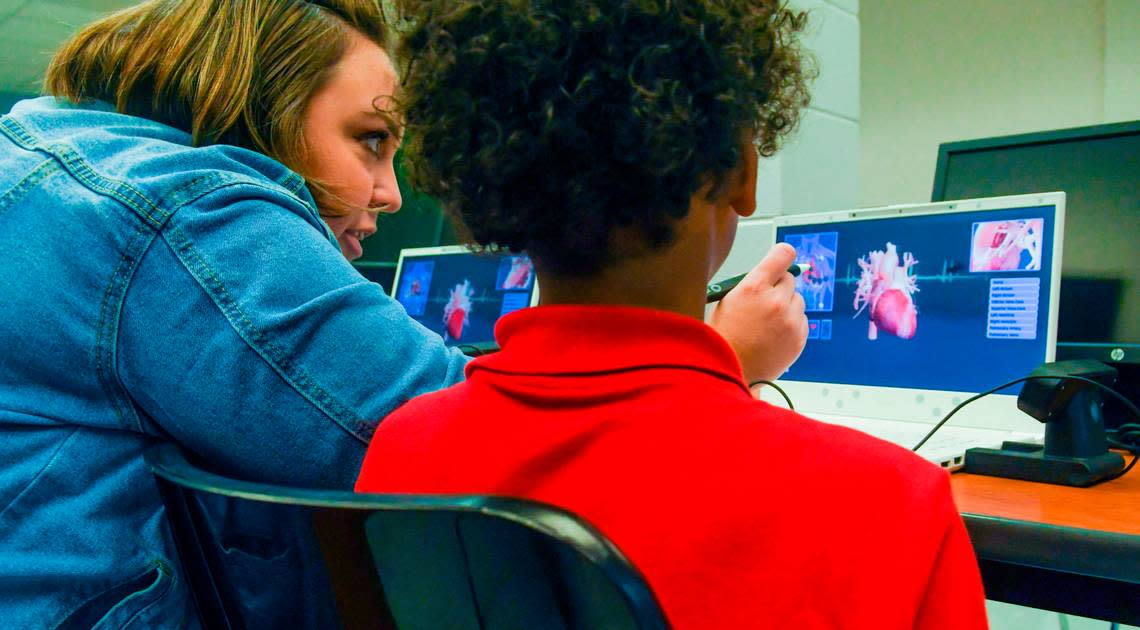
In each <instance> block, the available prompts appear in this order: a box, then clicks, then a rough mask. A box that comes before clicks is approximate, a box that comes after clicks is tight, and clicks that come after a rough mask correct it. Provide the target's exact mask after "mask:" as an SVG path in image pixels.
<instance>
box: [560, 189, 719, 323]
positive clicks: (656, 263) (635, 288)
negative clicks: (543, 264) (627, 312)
mask: <svg viewBox="0 0 1140 630" xmlns="http://www.w3.org/2000/svg"><path fill="white" fill-rule="evenodd" d="M674 228H675V232H676V239H675V240H674V242H673V243H672V244H671V245H669V246H668V247H666V248H664V249H661V250H657V251H651V252H643V253H641V254H639V255H635V256H630V257H627V258H622V259H620V260H619V261H618V262H616V263H614V264H611V265H610V266H609V267H607V268H606V269H604V270H603V271H602V272H601V273H599V274H597V275H595V276H591V277H588V278H571V277H566V276H555V275H551V274H549V273H544V272H543V271H542V269H541V268H540V269H539V271H538V283H539V293H540V296H541V297H540V300H541V303H542V304H608V305H619V306H642V307H646V308H653V309H657V310H662V311H670V312H673V313H679V314H681V315H687V316H689V317H694V318H696V319H699V320H702V321H703V320H704V317H705V287H706V286H707V284H708V281H709V277H710V276H711V275H712V273H713V272H714V271H715V270H716V268H717V267H719V266H720V263H721V262H723V260H724V256H725V255H727V252H728V247H730V246H731V244H732V238H733V236H734V235H735V233H736V215H735V214H734V213H732V211H731V209H728V210H726V209H724V208H719V209H718V208H716V207H715V206H714V205H712V204H704V203H694V204H693V206H692V207H690V211H689V215H688V216H687V217H685V218H684V219H682V220H680V221H677V222H676V223H675V225H674ZM622 236H623V237H629V238H636V237H635V236H634V235H633V234H632V233H630V234H627V235H622Z"/></svg>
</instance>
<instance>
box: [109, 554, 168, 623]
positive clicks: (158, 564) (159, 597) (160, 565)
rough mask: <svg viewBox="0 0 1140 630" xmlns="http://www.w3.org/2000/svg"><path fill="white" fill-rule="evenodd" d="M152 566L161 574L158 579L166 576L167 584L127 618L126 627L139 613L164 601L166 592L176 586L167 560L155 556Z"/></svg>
mask: <svg viewBox="0 0 1140 630" xmlns="http://www.w3.org/2000/svg"><path fill="white" fill-rule="evenodd" d="M151 566H152V567H153V568H154V570H156V571H158V574H159V575H158V579H159V580H163V578H164V577H165V578H166V579H165V584H164V585H163V586H164V588H163V589H162V592H161V593H157V594H156V595H155V596H154V599H152V600H151V601H150V602H148V603H147V604H146V605H145V606H143V607H142V608H139V609H138V610H136V611H135V614H133V615H131V616H130V618H129V619H127V620H126V622H125V623H123V627H124V628H129V627H130V626H131V624H133V623H134V622H135V621H136V620H137V619H138V617H139V615H141V614H143V613H144V612H146V611H147V609H149V608H150V607H151V606H154V605H155V604H157V603H159V602H161V601H163V598H164V597H165V596H166V594H167V593H169V592H170V589H171V588H173V587H174V583H175V576H174V572H173V571H172V570H171V569H170V567H169V566H168V565H167V564H166V563H165V562H163V561H162V559H161V558H155V559H154V560H152V561H151ZM142 575H146V573H143V574H142ZM113 610H114V609H112V610H111V611H108V614H110V612H113Z"/></svg>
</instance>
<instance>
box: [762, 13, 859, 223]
mask: <svg viewBox="0 0 1140 630" xmlns="http://www.w3.org/2000/svg"><path fill="white" fill-rule="evenodd" d="M792 5H793V6H795V8H797V9H802V10H805V11H807V12H808V13H809V22H808V30H807V32H806V33H805V35H804V44H805V45H806V47H807V48H808V49H809V50H810V51H811V52H812V53H813V54H814V56H815V58H816V62H817V64H818V67H819V78H818V79H817V80H816V81H815V83H814V84H813V85H812V89H811V92H812V102H811V105H810V106H809V107H808V109H807V111H805V112H804V116H803V120H802V122H801V123H800V127H799V129H798V131H797V132H796V133H795V134H794V135H793V136H792V137H791V138H790V139H789V140H788V142H786V143H785V145H784V147H783V148H782V149H781V150H780V152H779V153H777V154H776V156H775V157H773V158H770V159H768V160H764V161H762V162H761V164H760V178H759V181H758V184H757V192H756V194H757V205H758V208H759V211H758V213H757V214H758V215H759V216H772V215H776V214H785V213H794V212H810V211H820V210H837V209H840V208H846V207H851V206H853V205H855V202H856V199H857V197H858V193H859V184H858V176H859V171H858V164H859V1H858V0H792Z"/></svg>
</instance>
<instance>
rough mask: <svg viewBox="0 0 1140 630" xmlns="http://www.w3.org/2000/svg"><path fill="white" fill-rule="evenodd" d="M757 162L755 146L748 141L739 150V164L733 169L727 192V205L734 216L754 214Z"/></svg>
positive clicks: (757, 156)
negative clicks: (730, 207) (733, 212)
mask: <svg viewBox="0 0 1140 630" xmlns="http://www.w3.org/2000/svg"><path fill="white" fill-rule="evenodd" d="M759 162H760V156H759V154H757V152H756V146H755V145H754V144H752V141H751V140H748V141H747V142H745V143H744V146H743V147H742V148H741V150H740V162H738V163H737V165H736V168H735V169H733V173H732V175H731V178H732V179H731V181H732V185H731V187H730V188H729V190H728V198H729V204H730V205H731V206H732V209H733V210H735V211H736V214H738V215H740V216H742V217H748V216H752V213H754V212H756V175H757V172H758V169H759Z"/></svg>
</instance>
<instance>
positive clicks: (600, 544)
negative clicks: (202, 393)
mask: <svg viewBox="0 0 1140 630" xmlns="http://www.w3.org/2000/svg"><path fill="white" fill-rule="evenodd" d="M146 462H147V464H148V466H149V467H150V469H151V470H152V471H153V472H154V475H155V478H156V481H157V483H158V486H159V490H160V492H161V494H162V499H163V502H164V504H165V506H166V511H167V516H168V519H169V522H170V527H171V531H172V534H173V537H174V541H175V544H176V545H177V547H178V553H179V559H180V562H181V565H182V570H183V573H184V574H185V576H186V579H187V580H188V582H189V585H190V589H191V592H192V594H193V597H194V602H195V605H196V607H197V610H198V613H199V616H200V618H201V621H202V624H203V626H204V627H207V628H244V627H254V626H257V625H259V623H258V622H257V621H251V618H250V617H249V616H248V615H247V614H246V612H245V610H244V609H245V604H246V602H245V601H242V595H241V594H240V593H239V591H237V590H236V589H235V588H234V585H233V584H231V576H230V573H229V572H228V571H227V568H228V567H227V558H226V557H225V555H224V553H223V552H222V550H223V548H224V547H223V546H220V545H219V544H218V542H217V536H218V534H217V531H216V529H217V527H216V524H215V523H212V522H211V516H210V515H209V514H208V512H209V509H208V508H209V502H210V501H217V500H219V499H220V500H225V501H235V502H239V503H250V504H256V505H257V506H258V507H259V509H260V508H264V509H275V508H280V509H282V510H286V511H288V514H287V516H288V517H289V518H292V517H295V516H296V513H297V512H296V511H297V510H301V511H303V512H304V515H303V517H302V518H303V519H307V520H308V522H309V523H311V525H312V533H313V534H314V535H315V538H316V540H317V541H318V544H319V547H320V550H321V558H322V559H323V562H324V567H321V568H323V569H324V570H325V571H326V572H327V576H328V580H329V583H330V584H331V592H332V597H333V599H334V600H335V609H336V614H337V616H338V619H337V621H338V622H339V623H340V624H341V625H343V626H345V627H371V628H376V627H397V628H400V629H401V630H405V629H412V630H415V629H419V628H423V629H431V630H447V629H456V630H464V629H468V628H470V629H479V630H484V629H486V630H490V629H506V628H544V629H545V628H551V629H556V628H567V629H578V628H582V629H585V628H608V629H614V630H625V629H630V630H632V629H643V630H647V629H664V628H668V627H669V624H668V622H667V621H666V619H665V616H664V614H663V613H662V611H661V608H660V606H659V604H658V602H657V600H656V598H655V597H654V595H653V592H652V591H651V590H650V588H649V586H648V584H647V583H646V581H645V579H644V577H643V576H642V575H641V573H640V572H639V571H638V570H637V569H636V568H635V567H634V566H633V565H632V564H630V562H629V561H628V560H627V559H626V558H625V556H623V555H622V553H621V552H620V551H619V550H618V549H617V548H616V547H615V546H614V545H613V544H611V543H610V542H609V541H608V540H606V538H605V537H604V536H603V535H602V534H601V533H600V532H599V531H598V530H596V529H594V528H593V527H592V526H591V525H589V524H588V523H586V522H585V521H583V520H582V519H580V518H578V517H577V516H574V515H573V514H570V513H569V512H566V511H565V510H561V509H559V508H556V507H553V506H550V505H545V504H542V503H537V502H534V501H526V500H520V499H510V498H503V497H492V496H481V495H465V496H420V495H378V494H356V493H353V492H349V491H327V490H308V489H298V488H287V487H281V486H275V485H269V484H262V483H251V482H246V481H240V480H235V479H231V478H227V477H224V476H221V475H217V474H214V473H211V472H208V471H206V470H203V469H201V468H199V467H197V466H195V465H194V464H192V463H190V462H189V461H188V460H187V459H186V457H185V456H184V454H183V453H182V451H181V450H180V449H179V448H178V447H177V446H175V445H172V444H162V445H158V446H155V447H152V448H151V449H150V450H148V451H147V453H146ZM317 568H318V567H312V566H308V567H305V569H304V571H306V572H308V571H310V570H316V569H317Z"/></svg>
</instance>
